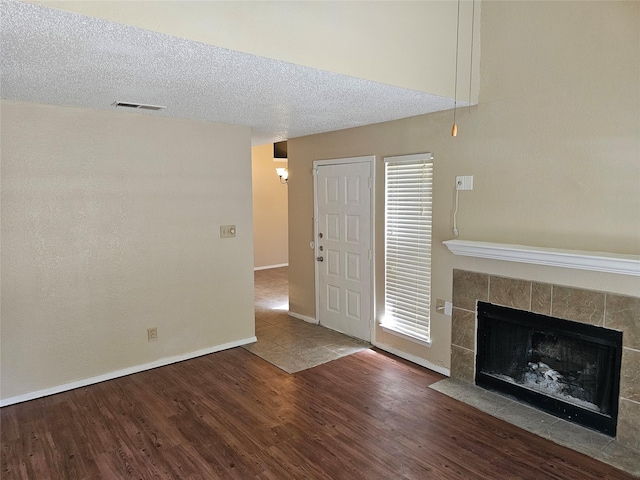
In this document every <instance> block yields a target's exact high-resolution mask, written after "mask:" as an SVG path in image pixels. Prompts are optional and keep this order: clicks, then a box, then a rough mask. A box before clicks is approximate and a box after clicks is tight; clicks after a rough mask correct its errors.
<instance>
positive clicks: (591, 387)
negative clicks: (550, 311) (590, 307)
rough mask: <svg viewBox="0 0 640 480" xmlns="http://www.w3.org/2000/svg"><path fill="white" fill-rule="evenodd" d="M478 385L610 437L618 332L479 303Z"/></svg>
mask: <svg viewBox="0 0 640 480" xmlns="http://www.w3.org/2000/svg"><path fill="white" fill-rule="evenodd" d="M476 352H477V356H476V384H477V385H478V386H481V387H484V388H488V389H491V390H496V391H499V392H502V393H505V394H507V395H510V396H513V397H516V398H517V399H518V400H520V401H523V402H525V403H528V404H530V405H532V406H535V407H537V408H540V409H542V410H544V411H546V412H548V413H551V414H553V415H555V416H557V417H560V418H564V419H566V420H569V421H572V422H575V423H578V424H580V425H583V426H585V427H588V428H592V429H594V430H597V431H599V432H602V433H605V434H607V435H610V436H615V434H616V425H617V417H618V396H619V390H620V365H621V362H622V332H620V331H617V330H611V329H608V328H603V327H598V326H595V325H589V324H584V323H579V322H573V321H569V320H563V319H560V318H554V317H549V316H546V315H541V314H537V313H532V312H526V311H522V310H517V309H513V308H508V307H503V306H499V305H493V304H490V303H485V302H478V333H477V349H476Z"/></svg>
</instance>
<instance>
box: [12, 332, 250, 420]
mask: <svg viewBox="0 0 640 480" xmlns="http://www.w3.org/2000/svg"><path fill="white" fill-rule="evenodd" d="M256 341H258V339H257V338H256V337H250V338H245V339H242V340H238V341H235V342H229V343H224V344H222V345H216V346H215V347H210V348H203V349H202V350H196V351H195V352H189V353H185V354H182V355H174V356H172V357H165V358H160V359H158V360H155V361H153V362H149V363H143V364H142V365H135V366H133V367H129V368H124V369H122V370H116V371H114V372H109V373H105V374H103V375H97V376H95V377H90V378H85V379H84V380H78V381H76V382H71V383H65V384H64V385H58V386H56V387H51V388H45V389H44V390H38V391H36V392H30V393H25V394H23V395H16V396H15V397H9V398H5V399H4V400H0V407H6V406H9V405H13V404H15V403H20V402H26V401H29V400H35V399H36V398H42V397H47V396H49V395H54V394H56V393H62V392H66V391H68V390H73V389H75V388H81V387H86V386H89V385H93V384H95V383H100V382H104V381H106V380H113V379H114V378H118V377H124V376H126V375H131V374H133V373H139V372H144V371H145V370H151V369H152V368H157V367H164V366H165V365H170V364H172V363H178V362H182V361H184V360H190V359H192V358H196V357H201V356H203V355H209V354H210V353H216V352H221V351H222V350H228V349H230V348H234V347H240V346H242V345H246V344H247V343H253V342H256Z"/></svg>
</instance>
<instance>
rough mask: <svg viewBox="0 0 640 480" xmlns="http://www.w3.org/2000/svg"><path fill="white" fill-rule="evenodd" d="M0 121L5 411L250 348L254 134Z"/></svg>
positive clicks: (86, 114)
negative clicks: (73, 389)
mask: <svg viewBox="0 0 640 480" xmlns="http://www.w3.org/2000/svg"><path fill="white" fill-rule="evenodd" d="M1 115H2V117H1V119H2V137H1V140H2V144H1V146H2V151H1V153H2V225H1V227H2V228H1V241H2V252H1V255H2V256H1V261H2V277H1V280H2V284H1V289H2V296H1V302H2V335H1V352H2V357H1V377H0V384H1V388H2V391H1V396H2V399H3V400H6V399H8V398H11V397H15V396H21V395H28V394H31V393H33V392H37V391H40V390H44V389H49V388H54V387H57V386H60V385H64V384H68V383H70V382H76V381H81V380H83V379H87V378H90V377H95V376H99V375H106V374H109V373H110V372H115V371H121V370H123V369H127V368H134V367H136V366H139V365H143V364H148V363H152V362H155V361H158V360H161V359H166V358H170V357H175V356H181V355H187V354H189V353H191V352H195V351H198V350H203V349H211V348H215V347H218V346H221V345H225V344H229V343H237V342H242V341H246V339H249V338H251V337H253V336H254V312H253V273H252V272H253V236H252V215H251V163H250V133H251V132H250V129H249V128H248V127H239V126H230V125H223V124H215V123H207V122H197V121H188V120H174V119H167V118H160V117H154V116H151V115H144V114H138V113H128V112H127V113H122V112H103V111H93V110H87V109H79V108H69V107H56V106H46V105H36V104H29V103H21V102H15V101H2V109H1ZM221 224H236V225H237V237H236V238H235V239H221V238H219V226H220V225H221ZM154 326H155V327H157V329H158V340H157V341H155V342H147V328H148V327H154Z"/></svg>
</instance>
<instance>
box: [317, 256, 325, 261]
mask: <svg viewBox="0 0 640 480" xmlns="http://www.w3.org/2000/svg"><path fill="white" fill-rule="evenodd" d="M316 260H317V261H319V262H323V261H324V257H322V256H320V257H318V258H316Z"/></svg>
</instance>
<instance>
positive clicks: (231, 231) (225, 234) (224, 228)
mask: <svg viewBox="0 0 640 480" xmlns="http://www.w3.org/2000/svg"><path fill="white" fill-rule="evenodd" d="M235 236H236V226H235V225H220V238H233V237H235Z"/></svg>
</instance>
